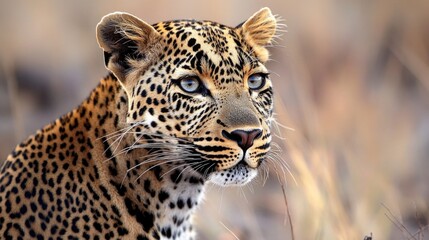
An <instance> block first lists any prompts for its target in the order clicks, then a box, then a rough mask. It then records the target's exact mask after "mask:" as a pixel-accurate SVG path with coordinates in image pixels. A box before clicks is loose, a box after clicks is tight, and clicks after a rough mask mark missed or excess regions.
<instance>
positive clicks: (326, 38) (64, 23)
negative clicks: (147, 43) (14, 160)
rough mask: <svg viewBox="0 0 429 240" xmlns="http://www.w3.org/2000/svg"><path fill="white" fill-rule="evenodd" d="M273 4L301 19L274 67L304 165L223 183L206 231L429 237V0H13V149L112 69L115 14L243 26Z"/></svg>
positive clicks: (294, 160) (8, 126) (9, 47)
mask: <svg viewBox="0 0 429 240" xmlns="http://www.w3.org/2000/svg"><path fill="white" fill-rule="evenodd" d="M264 6H268V7H270V8H271V9H272V11H273V12H274V13H275V14H278V15H280V16H281V17H282V18H283V19H284V23H285V24H287V25H288V28H287V30H288V32H287V33H284V34H283V36H282V38H281V39H280V40H278V41H277V43H276V44H275V46H274V47H272V48H270V50H271V53H272V59H273V60H272V61H270V62H269V63H268V68H269V69H270V70H271V72H272V79H273V82H274V86H275V93H276V119H277V122H278V123H279V124H278V127H276V126H274V130H275V133H276V135H277V137H276V140H275V141H276V142H277V144H278V145H279V147H280V149H282V152H281V153H279V154H278V155H279V157H278V159H279V161H280V159H281V161H283V162H284V163H286V164H288V166H289V171H290V173H289V172H287V171H286V172H285V173H283V171H282V170H281V169H280V168H279V167H278V166H272V167H271V171H270V176H269V178H268V180H267V181H266V183H265V184H263V182H264V181H263V179H262V178H261V179H259V181H255V182H254V183H253V184H252V185H251V186H246V187H243V188H230V189H223V188H219V187H216V186H212V185H210V186H209V187H208V189H207V197H206V201H205V203H204V204H203V205H202V206H201V208H200V210H199V214H198V216H197V222H198V225H197V227H198V234H199V235H198V236H199V237H198V239H222V240H227V239H237V238H238V239H244V240H246V239H254V240H261V239H269V240H271V239H274V240H276V239H292V237H291V231H290V226H291V224H292V226H293V228H294V232H295V239H299V240H301V239H304V240H306V239H347V240H348V239H358V240H363V239H364V238H365V237H369V236H371V234H372V238H373V239H376V240H388V239H389V240H390V239H393V240H397V239H429V230H428V218H429V207H428V206H429V205H428V204H429V157H428V156H429V1H427V0H426V1H423V0H412V1H399V0H374V1H367V0H365V1H357V0H356V1H352V0H345V1H344V0H322V1H291V0H277V1H256V0H255V1H253V0H252V1H250V0H234V1H231V0H221V1H191V0H186V1H168V0H157V1H131V0H127V1H113V0H109V1H106V0H103V1H84V0H76V1H65V0H57V1H54V0H52V1H45V0H39V1H24V0H14V1H9V0H0V162H1V160H3V159H5V158H6V156H7V154H8V153H9V152H10V151H12V149H13V147H14V146H15V145H16V144H17V143H19V142H20V141H22V140H23V139H24V138H25V137H26V136H27V135H29V134H31V133H33V132H34V131H35V130H36V129H38V128H40V127H42V126H43V125H45V124H46V123H48V122H50V121H52V120H54V119H55V118H57V117H58V116H60V115H61V114H64V113H66V112H68V111H69V110H71V109H72V108H73V107H75V106H77V105H78V104H79V103H80V102H81V101H82V100H83V99H84V98H85V97H86V96H87V95H88V93H89V92H90V90H91V89H92V88H94V87H95V86H96V84H97V83H98V81H99V79H100V78H102V77H103V76H105V75H106V73H107V71H106V70H105V68H104V64H103V56H102V52H101V50H100V49H99V48H98V45H97V42H96V40H95V26H96V24H97V23H98V22H99V20H100V19H101V17H102V16H104V15H105V14H107V13H110V12H113V11H127V12H130V13H133V14H134V15H137V16H139V17H140V18H142V19H144V20H145V21H147V22H149V23H155V22H158V21H162V20H170V19H177V18H195V19H209V20H214V21H218V22H221V23H224V24H227V25H231V26H235V25H236V24H238V23H240V22H242V21H243V20H245V19H247V18H248V17H249V16H250V15H252V14H253V13H254V12H255V11H257V10H258V9H260V8H261V7H264ZM282 126H284V127H282ZM291 129H293V130H291ZM279 178H280V179H283V180H281V181H279V180H278V179H279ZM284 179H285V180H284ZM280 182H283V183H284V186H285V190H286V196H287V200H288V205H289V212H290V215H291V219H292V223H290V222H289V220H288V217H287V214H286V206H285V203H284V196H283V193H282V188H281V184H280Z"/></svg>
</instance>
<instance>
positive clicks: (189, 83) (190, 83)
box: [180, 77, 200, 93]
mask: <svg viewBox="0 0 429 240" xmlns="http://www.w3.org/2000/svg"><path fill="white" fill-rule="evenodd" d="M180 88H182V90H183V91H185V92H188V93H194V92H196V91H198V89H199V88H200V81H198V79H197V78H194V77H187V78H183V79H181V80H180Z"/></svg>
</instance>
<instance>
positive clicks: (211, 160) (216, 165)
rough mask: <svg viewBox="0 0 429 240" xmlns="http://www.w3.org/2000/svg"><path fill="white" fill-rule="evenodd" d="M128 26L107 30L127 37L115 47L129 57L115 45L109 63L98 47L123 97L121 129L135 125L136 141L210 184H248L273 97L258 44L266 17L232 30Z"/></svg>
mask: <svg viewBox="0 0 429 240" xmlns="http://www.w3.org/2000/svg"><path fill="white" fill-rule="evenodd" d="M131 17H132V16H131ZM131 17H130V15H126V16H121V18H120V20H122V21H124V20H127V19H128V18H131ZM131 19H132V20H131V21H130V20H128V21H127V25H123V27H122V28H121V27H120V25H115V26H116V27H115V31H114V33H116V34H121V32H120V31H123V32H122V33H127V31H128V34H122V35H121V36H122V40H123V38H124V37H128V38H129V40H128V42H127V41H124V42H123V43H120V44H128V45H130V44H132V46H131V47H134V48H135V49H134V50H133V51H130V50H129V48H127V49H123V48H122V46H119V47H118V48H119V49H120V50H117V52H118V53H117V55H116V56H115V51H114V50H111V51H109V48H108V47H111V45H112V44H111V45H110V46H103V43H100V45H101V46H102V47H103V48H104V49H105V51H106V57H107V58H106V64H107V66H108V68H109V69H110V70H111V71H112V72H113V73H114V74H115V75H116V76H117V77H118V79H120V80H121V83H122V85H123V86H124V88H125V89H126V91H127V94H128V104H129V109H128V113H127V122H128V123H129V124H131V125H133V126H135V132H136V134H135V137H136V141H137V142H140V143H141V144H142V145H144V144H147V145H148V146H149V145H150V144H152V145H150V146H154V144H159V139H161V140H162V141H163V143H164V144H165V143H166V144H169V145H170V146H171V147H170V150H171V154H177V158H179V159H181V160H183V162H186V163H187V166H188V167H189V168H191V169H193V171H195V172H198V173H199V174H201V175H202V176H204V177H206V178H208V179H209V180H211V181H212V182H214V183H216V184H219V185H242V184H245V183H248V182H249V181H250V180H252V179H253V178H254V177H255V176H256V175H257V169H258V167H259V165H260V164H261V162H262V161H264V158H265V156H266V154H267V152H268V151H269V149H270V141H271V134H270V128H269V127H270V119H271V117H272V110H273V93H272V86H271V81H270V79H269V72H268V70H267V69H266V67H265V66H264V62H265V61H266V60H267V57H268V53H267V51H266V49H265V48H264V47H263V45H264V44H261V43H264V42H265V44H266V43H268V42H269V41H270V40H271V37H272V36H273V35H274V32H275V19H274V17H273V16H272V15H271V13H270V12H269V10H268V12H265V11H261V12H260V13H259V15H258V13H257V14H255V15H254V16H252V18H251V19H249V20H248V21H246V22H245V23H244V24H243V25H242V26H240V27H237V28H230V27H226V26H223V25H220V24H217V23H214V22H209V21H203V22H200V21H192V20H181V21H173V22H161V23H158V24H156V25H154V26H153V27H152V26H149V25H146V24H144V23H143V22H138V20H135V19H134V17H132V18H131ZM116 20H117V19H116ZM104 22H107V23H108V24H105V25H106V26H107V27H109V26H112V22H111V21H110V22H109V21H107V20H106V19H104ZM130 23H132V24H133V25H132V26H130V25H129V24H130ZM100 24H103V21H102V23H100ZM139 24H142V25H141V26H139ZM273 24H274V25H273ZM254 25H256V26H254ZM118 26H119V28H118ZM133 26H138V28H134V27H133ZM118 29H120V30H119V31H118ZM121 29H122V30H121ZM139 29H145V31H144V32H142V33H144V34H145V35H146V36H148V37H146V39H144V40H143V43H140V42H139V41H137V40H136V38H135V36H134V35H136V34H139V32H138V30H139ZM267 32H269V33H267ZM100 34H104V32H101V33H100ZM100 34H99V35H100ZM252 34H254V35H255V34H256V36H252ZM257 34H259V35H257ZM261 34H262V35H264V34H265V35H268V37H267V36H265V38H269V39H261V38H263V36H261ZM142 35H143V34H142ZM133 36H134V38H133ZM110 39H111V40H112V42H113V38H112V36H110ZM99 41H100V37H99ZM115 41H116V42H114V43H115V44H118V42H117V41H121V39H119V38H118V40H115ZM133 41H134V42H133ZM140 44H142V45H143V44H144V46H141V45H140ZM147 46H150V47H147ZM116 47H117V46H116ZM128 47H130V46H128ZM142 47H147V48H146V49H144V50H143V49H142V50H140V48H142ZM111 48H112V47H111ZM136 49H137V51H136ZM138 50H140V51H138ZM121 54H122V55H124V54H128V55H127V56H121ZM112 58H113V59H115V58H116V62H114V64H113V63H112V62H113V61H115V60H113V61H112ZM109 64H110V65H109ZM109 66H110V67H109ZM118 68H119V70H118Z"/></svg>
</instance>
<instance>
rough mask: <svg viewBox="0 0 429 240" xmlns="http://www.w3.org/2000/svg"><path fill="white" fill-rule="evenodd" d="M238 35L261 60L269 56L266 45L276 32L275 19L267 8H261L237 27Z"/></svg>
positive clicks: (264, 60)
mask: <svg viewBox="0 0 429 240" xmlns="http://www.w3.org/2000/svg"><path fill="white" fill-rule="evenodd" d="M237 29H238V31H239V33H240V35H241V36H242V37H243V38H244V40H245V41H246V42H247V43H248V44H249V45H250V46H251V47H252V48H253V50H254V53H255V54H256V56H257V57H258V59H259V60H260V61H261V62H266V61H267V60H268V58H269V53H268V50H267V49H266V48H265V46H266V45H268V44H269V43H271V41H272V39H273V37H274V36H275V34H276V29H277V21H276V18H275V17H274V15H273V14H272V13H271V10H270V9H269V8H262V9H261V10H259V11H258V12H256V13H255V14H253V16H251V17H250V18H249V19H247V21H245V22H244V23H243V24H241V25H240V26H239V27H238V28H237Z"/></svg>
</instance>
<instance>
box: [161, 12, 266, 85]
mask: <svg viewBox="0 0 429 240" xmlns="http://www.w3.org/2000/svg"><path fill="white" fill-rule="evenodd" d="M153 26H154V28H155V29H156V30H157V31H158V32H159V33H160V34H161V36H162V37H163V39H164V41H165V42H166V44H167V46H166V47H165V49H164V50H165V51H164V52H165V53H166V54H167V55H168V56H170V57H172V58H183V57H185V58H186V61H183V62H181V61H178V62H177V67H183V68H184V69H196V70H197V71H198V73H199V74H201V75H208V76H211V77H213V76H217V77H218V79H214V80H215V84H219V85H220V84H225V83H230V82H235V81H240V80H241V79H242V78H243V70H246V69H251V68H256V67H258V66H259V65H261V63H260V62H259V61H258V59H257V57H256V56H254V55H253V54H252V49H251V47H250V46H248V45H247V44H246V42H245V41H244V40H243V38H242V37H241V36H240V35H239V34H238V33H237V31H236V29H235V28H232V27H228V26H226V25H222V24H219V23H216V22H212V21H196V20H176V21H166V22H160V23H157V24H155V25H153ZM180 65H182V66H180ZM222 76H224V77H222Z"/></svg>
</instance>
